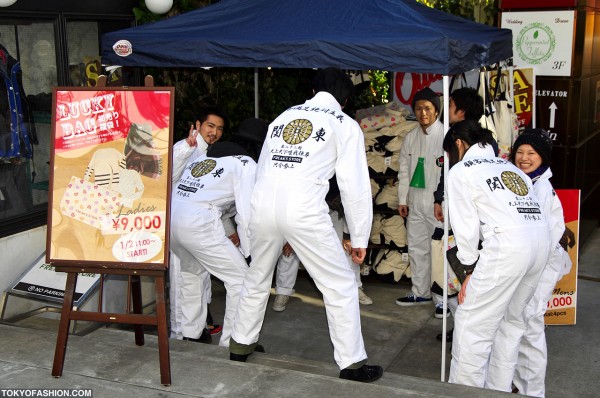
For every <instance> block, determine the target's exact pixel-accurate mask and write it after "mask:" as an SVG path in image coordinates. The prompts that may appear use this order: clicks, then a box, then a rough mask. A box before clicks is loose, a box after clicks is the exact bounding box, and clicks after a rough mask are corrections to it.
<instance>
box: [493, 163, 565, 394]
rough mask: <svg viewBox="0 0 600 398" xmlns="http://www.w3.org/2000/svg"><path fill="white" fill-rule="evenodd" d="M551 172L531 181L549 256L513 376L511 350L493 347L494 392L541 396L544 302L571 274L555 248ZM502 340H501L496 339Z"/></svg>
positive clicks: (558, 221)
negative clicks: (546, 232)
mask: <svg viewBox="0 0 600 398" xmlns="http://www.w3.org/2000/svg"><path fill="white" fill-rule="evenodd" d="M550 177H552V171H551V170H550V169H549V168H548V169H547V170H546V171H545V172H544V173H543V174H542V175H541V176H539V177H537V178H534V180H533V191H534V192H535V194H536V196H537V198H538V200H539V202H540V206H541V207H542V212H543V213H544V215H545V216H546V218H547V220H548V225H549V227H550V247H551V248H552V250H551V251H550V255H549V257H548V262H547V263H546V266H545V267H544V270H543V271H542V276H541V278H540V281H539V283H538V285H537V287H536V289H535V293H534V294H533V297H532V298H531V300H530V301H529V304H527V308H526V309H525V320H526V328H525V330H524V334H523V338H522V339H521V344H520V346H519V351H518V358H517V359H516V368H515V369H514V370H515V372H514V374H513V372H512V371H511V368H510V367H509V365H510V364H513V363H514V362H515V358H514V357H512V358H506V355H510V354H511V353H513V355H514V350H511V351H507V350H506V349H504V347H502V346H499V345H497V344H495V345H494V349H493V351H492V357H491V359H490V369H489V376H488V383H487V384H488V386H489V387H490V388H493V389H497V390H504V391H510V387H511V383H514V384H515V386H516V387H517V388H518V389H519V393H520V394H523V395H530V396H533V397H543V396H544V394H545V379H546V364H547V363H548V353H547V350H546V334H545V333H544V314H545V313H546V309H547V307H548V300H550V299H551V297H552V291H553V289H554V287H555V286H556V283H557V282H558V281H559V280H560V279H561V278H562V277H563V276H564V275H566V274H568V273H569V271H570V270H571V260H570V258H569V255H568V253H567V252H565V250H564V249H563V248H562V246H561V245H560V244H559V241H560V238H561V237H562V235H563V233H564V231H565V221H564V215H563V209H562V205H561V203H560V200H559V199H558V196H556V192H554V189H553V188H552V184H551V183H550ZM500 339H501V340H503V336H500Z"/></svg>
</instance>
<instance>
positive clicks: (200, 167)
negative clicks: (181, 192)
mask: <svg viewBox="0 0 600 398" xmlns="http://www.w3.org/2000/svg"><path fill="white" fill-rule="evenodd" d="M216 166H217V161H216V160H214V159H206V160H203V161H201V162H200V163H198V164H196V165H195V166H194V167H192V175H193V176H194V177H195V178H199V177H202V176H203V175H207V174H208V173H210V172H211V171H213V170H214V168H215V167H216Z"/></svg>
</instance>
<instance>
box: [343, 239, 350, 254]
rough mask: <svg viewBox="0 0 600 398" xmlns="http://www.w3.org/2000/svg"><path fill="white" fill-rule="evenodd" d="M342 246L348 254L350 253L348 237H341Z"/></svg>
mask: <svg viewBox="0 0 600 398" xmlns="http://www.w3.org/2000/svg"><path fill="white" fill-rule="evenodd" d="M342 247H343V248H344V251H345V252H346V253H348V255H351V254H352V243H351V242H350V239H342Z"/></svg>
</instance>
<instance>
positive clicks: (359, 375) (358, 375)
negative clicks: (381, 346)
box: [340, 365, 383, 383]
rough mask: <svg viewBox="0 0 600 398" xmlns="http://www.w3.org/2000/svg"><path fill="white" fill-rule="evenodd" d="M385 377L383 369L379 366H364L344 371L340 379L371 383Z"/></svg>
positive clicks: (341, 372)
mask: <svg viewBox="0 0 600 398" xmlns="http://www.w3.org/2000/svg"><path fill="white" fill-rule="evenodd" d="M382 375H383V368H382V367H381V366H378V365H363V366H361V367H360V368H358V369H342V370H341V371H340V379H346V380H353V381H360V382H361V383H371V382H373V381H375V380H378V379H379V378H380V377H381V376H382Z"/></svg>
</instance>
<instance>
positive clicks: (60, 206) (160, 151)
mask: <svg viewBox="0 0 600 398" xmlns="http://www.w3.org/2000/svg"><path fill="white" fill-rule="evenodd" d="M150 85H151V84H147V86H146V87H128V88H119V87H102V80H99V85H98V86H96V87H95V88H73V87H58V88H54V89H53V119H52V133H53V137H52V138H53V139H52V152H51V159H50V170H52V174H51V176H50V186H51V189H50V192H52V194H51V195H50V196H49V198H48V206H49V212H48V236H47V243H46V262H47V263H48V264H51V265H52V266H54V268H55V269H56V271H57V272H66V273H67V282H66V288H65V294H64V301H63V308H62V312H61V319H60V324H59V330H58V336H57V343H56V351H55V355H54V364H53V367H52V375H53V376H55V377H60V376H61V375H62V368H63V364H64V358H65V352H66V347H67V338H68V329H69V324H70V321H71V320H86V321H96V322H106V323H129V324H134V325H136V326H135V341H136V344H138V345H143V344H144V336H143V329H142V325H156V326H157V328H158V340H159V360H160V373H161V383H162V384H165V385H170V384H171V375H170V363H169V345H168V336H167V324H166V306H165V297H164V291H165V273H166V268H167V266H168V254H169V244H168V243H169V208H170V197H171V195H170V193H171V192H170V191H171V181H170V174H171V148H172V145H171V143H172V131H173V109H174V89H173V88H162V87H161V88H154V87H150ZM80 273H97V274H114V275H128V276H129V280H130V292H131V293H129V292H128V297H129V296H131V299H132V307H133V308H132V309H131V308H129V307H130V305H129V299H128V300H127V302H128V304H127V308H126V311H125V313H123V314H121V313H103V312H102V300H101V299H100V300H99V304H98V311H97V312H90V311H77V310H73V300H74V292H75V286H76V283H77V278H78V274H80ZM140 276H150V277H153V278H154V280H155V287H156V314H155V315H143V314H142V302H141V284H140ZM101 288H102V286H101ZM100 294H102V292H100ZM131 310H132V312H131Z"/></svg>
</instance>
